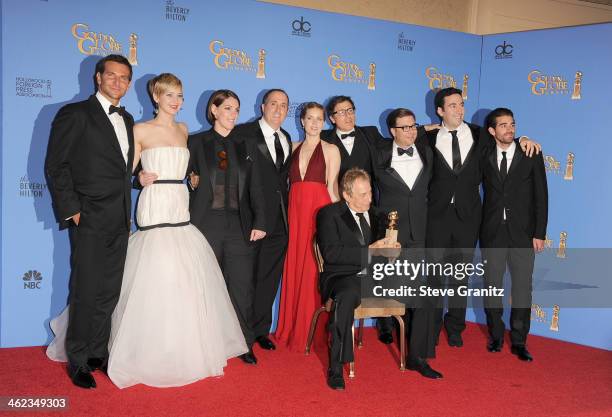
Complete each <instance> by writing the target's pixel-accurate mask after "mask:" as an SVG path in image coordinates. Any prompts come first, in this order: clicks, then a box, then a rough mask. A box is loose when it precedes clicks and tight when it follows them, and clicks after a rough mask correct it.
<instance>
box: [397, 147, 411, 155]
mask: <svg viewBox="0 0 612 417" xmlns="http://www.w3.org/2000/svg"><path fill="white" fill-rule="evenodd" d="M403 154H408V156H412V155H414V148H413V147H412V146H411V147H409V148H408V149H404V148H400V147H399V146H398V147H397V155H398V156H402V155H403Z"/></svg>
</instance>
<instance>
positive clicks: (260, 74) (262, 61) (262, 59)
mask: <svg viewBox="0 0 612 417" xmlns="http://www.w3.org/2000/svg"><path fill="white" fill-rule="evenodd" d="M256 77H257V78H266V51H265V49H260V50H259V61H258V62H257V75H256Z"/></svg>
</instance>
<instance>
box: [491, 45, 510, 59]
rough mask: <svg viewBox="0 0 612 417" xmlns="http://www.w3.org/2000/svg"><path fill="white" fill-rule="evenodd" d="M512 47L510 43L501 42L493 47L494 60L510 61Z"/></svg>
mask: <svg viewBox="0 0 612 417" xmlns="http://www.w3.org/2000/svg"><path fill="white" fill-rule="evenodd" d="M513 51H514V46H513V45H512V44H511V43H507V42H506V41H503V42H502V44H501V45H497V46H496V47H495V59H510V58H512V52H513Z"/></svg>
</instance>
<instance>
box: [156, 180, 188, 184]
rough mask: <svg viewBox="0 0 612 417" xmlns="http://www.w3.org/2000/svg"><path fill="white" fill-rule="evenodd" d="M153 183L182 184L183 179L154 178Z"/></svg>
mask: <svg viewBox="0 0 612 417" xmlns="http://www.w3.org/2000/svg"><path fill="white" fill-rule="evenodd" d="M153 184H183V180H155V181H153Z"/></svg>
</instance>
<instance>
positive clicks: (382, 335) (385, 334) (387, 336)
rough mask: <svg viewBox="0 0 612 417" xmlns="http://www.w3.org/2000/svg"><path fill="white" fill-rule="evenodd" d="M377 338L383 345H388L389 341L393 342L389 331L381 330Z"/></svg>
mask: <svg viewBox="0 0 612 417" xmlns="http://www.w3.org/2000/svg"><path fill="white" fill-rule="evenodd" d="M378 340H380V341H381V342H382V343H384V344H385V345H390V344H391V343H393V335H392V334H391V332H381V333H380V334H379V335H378Z"/></svg>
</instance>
